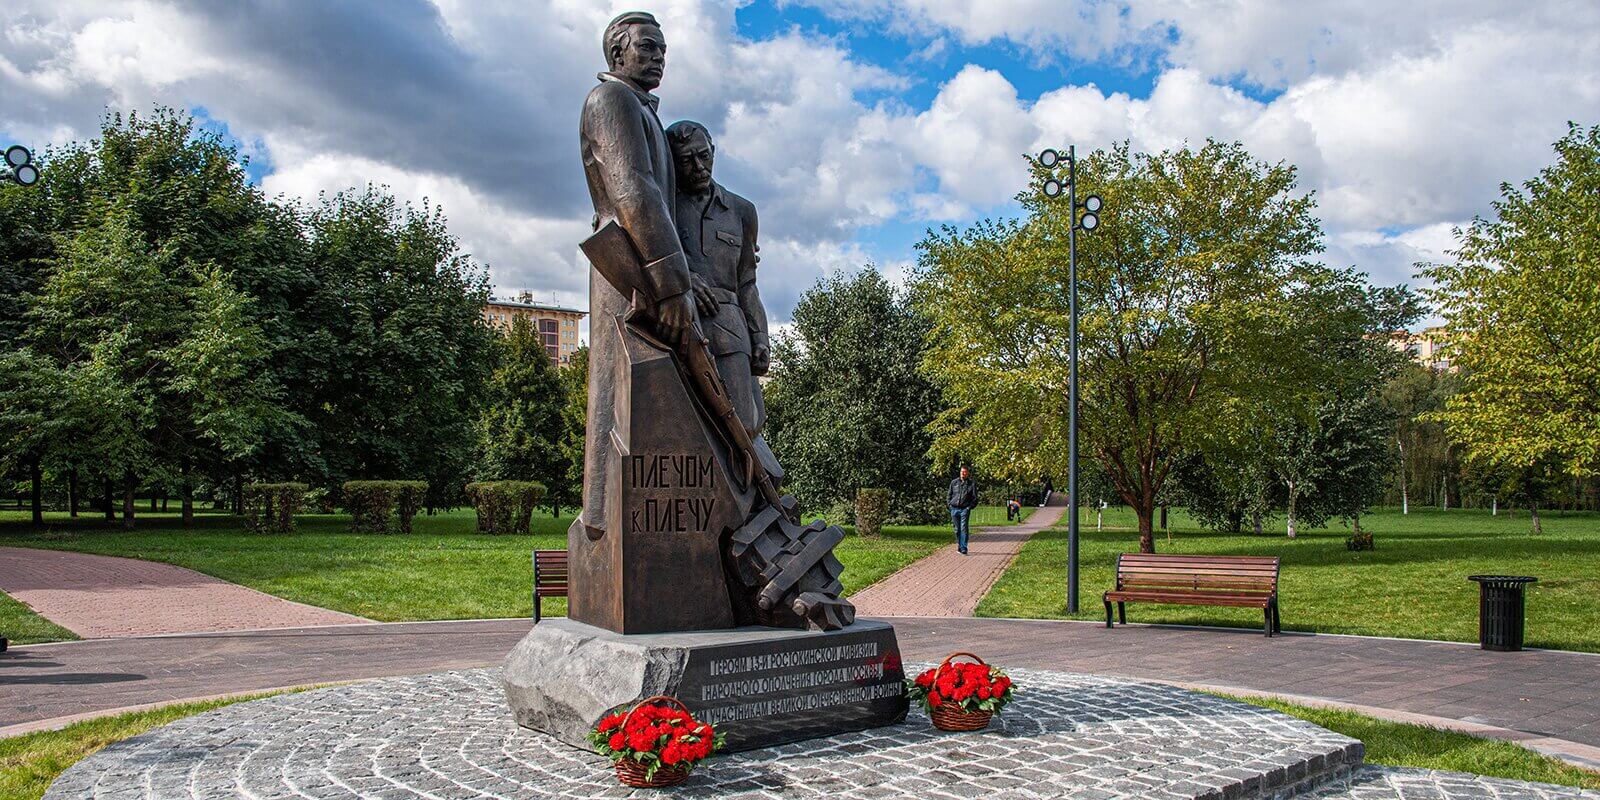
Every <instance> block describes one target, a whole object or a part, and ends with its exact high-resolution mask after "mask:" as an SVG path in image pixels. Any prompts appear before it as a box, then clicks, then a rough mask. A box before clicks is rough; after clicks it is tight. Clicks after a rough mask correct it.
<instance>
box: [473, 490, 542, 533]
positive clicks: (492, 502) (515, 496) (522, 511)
mask: <svg viewBox="0 0 1600 800" xmlns="http://www.w3.org/2000/svg"><path fill="white" fill-rule="evenodd" d="M466 488H467V499H469V500H471V501H472V507H473V509H475V510H476V511H477V512H478V532H479V533H527V532H528V526H529V524H530V523H531V522H532V520H533V508H534V506H536V505H538V504H539V501H540V500H542V499H544V493H545V487H544V484H542V483H535V482H533V481H480V482H478V483H469V484H467V487H466Z"/></svg>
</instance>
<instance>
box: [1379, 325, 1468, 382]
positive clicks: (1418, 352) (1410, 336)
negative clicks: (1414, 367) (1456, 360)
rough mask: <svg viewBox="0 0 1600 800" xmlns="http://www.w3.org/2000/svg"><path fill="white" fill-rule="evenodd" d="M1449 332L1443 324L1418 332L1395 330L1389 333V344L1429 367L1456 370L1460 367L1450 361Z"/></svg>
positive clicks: (1437, 369) (1439, 369) (1449, 370)
mask: <svg viewBox="0 0 1600 800" xmlns="http://www.w3.org/2000/svg"><path fill="white" fill-rule="evenodd" d="M1449 333H1450V332H1449V331H1448V330H1447V329H1446V328H1445V327H1444V326H1443V325H1435V326H1433V327H1431V328H1423V329H1422V330H1421V331H1420V332H1418V333H1412V332H1410V331H1395V332H1394V333H1391V334H1389V346H1390V347H1393V348H1394V349H1396V350H1398V351H1400V352H1402V353H1405V354H1406V355H1407V356H1409V357H1410V358H1411V360H1412V361H1415V362H1417V363H1418V364H1421V365H1422V366H1424V367H1427V368H1429V369H1432V370H1435V371H1437V372H1455V371H1456V370H1457V369H1459V367H1456V366H1455V365H1453V364H1451V363H1450V351H1449V348H1448V346H1447V345H1448V341H1449Z"/></svg>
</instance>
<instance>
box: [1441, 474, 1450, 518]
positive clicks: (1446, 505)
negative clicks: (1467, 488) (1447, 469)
mask: <svg viewBox="0 0 1600 800" xmlns="http://www.w3.org/2000/svg"><path fill="white" fill-rule="evenodd" d="M1439 510H1440V511H1449V510H1450V484H1448V483H1446V482H1445V477H1444V476H1443V475H1440V476H1439Z"/></svg>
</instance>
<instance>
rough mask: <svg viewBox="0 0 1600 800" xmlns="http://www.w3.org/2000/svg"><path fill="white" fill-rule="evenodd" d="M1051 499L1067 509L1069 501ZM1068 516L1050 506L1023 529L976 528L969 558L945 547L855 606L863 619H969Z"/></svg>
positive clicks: (859, 596)
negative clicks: (1029, 546) (1010, 569)
mask: <svg viewBox="0 0 1600 800" xmlns="http://www.w3.org/2000/svg"><path fill="white" fill-rule="evenodd" d="M1051 499H1052V500H1056V501H1058V502H1062V503H1064V502H1065V495H1064V494H1057V495H1055V496H1053V497H1052V498H1051ZM1066 510H1067V508H1066V506H1065V505H1047V506H1045V507H1044V508H1039V509H1035V510H1034V512H1033V515H1032V516H1030V517H1028V520H1027V521H1026V522H1024V523H1022V524H1021V525H1011V526H1001V527H985V528H977V529H975V530H974V531H973V532H972V536H971V537H969V539H968V542H967V555H962V554H961V551H959V550H957V549H956V546H955V545H954V544H948V545H945V546H944V547H941V548H939V549H938V550H935V551H934V552H933V553H932V554H930V555H928V556H926V557H924V558H922V559H919V560H917V561H916V562H915V563H913V564H911V565H910V566H908V567H906V568H905V569H902V570H900V571H899V572H896V573H895V574H893V575H890V576H889V577H887V578H884V579H883V580H881V581H878V582H877V583H875V584H873V585H871V586H868V587H867V588H865V589H862V590H861V591H859V592H856V593H855V594H853V595H851V596H850V602H851V603H854V604H855V607H856V613H858V614H860V615H861V616H864V617H893V616H922V617H970V616H972V612H973V611H974V610H975V609H977V607H978V602H979V601H980V600H982V599H983V596H984V595H985V594H988V593H989V587H991V586H993V585H994V582H995V581H997V580H999V579H1000V575H1001V573H1003V572H1005V571H1006V567H1007V566H1010V564H1011V560H1012V559H1014V558H1016V557H1017V553H1018V551H1020V550H1022V545H1023V544H1025V543H1026V542H1027V541H1028V539H1030V538H1032V537H1033V535H1034V534H1035V533H1038V532H1039V531H1042V530H1044V529H1045V528H1048V527H1050V526H1051V525H1054V524H1056V522H1058V521H1060V519H1061V515H1062V513H1063V512H1065V511H1066ZM950 535H951V537H952V538H954V537H955V533H954V532H952V533H951V534H950Z"/></svg>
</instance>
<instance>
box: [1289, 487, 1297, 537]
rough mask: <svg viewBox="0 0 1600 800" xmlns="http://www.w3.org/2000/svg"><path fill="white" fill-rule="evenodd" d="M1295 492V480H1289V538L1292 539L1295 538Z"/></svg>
mask: <svg viewBox="0 0 1600 800" xmlns="http://www.w3.org/2000/svg"><path fill="white" fill-rule="evenodd" d="M1295 494H1296V493H1295V490H1294V482H1293V481H1290V482H1289V538H1290V539H1293V538H1294V501H1295V500H1296V499H1297V498H1296V496H1295Z"/></svg>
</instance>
